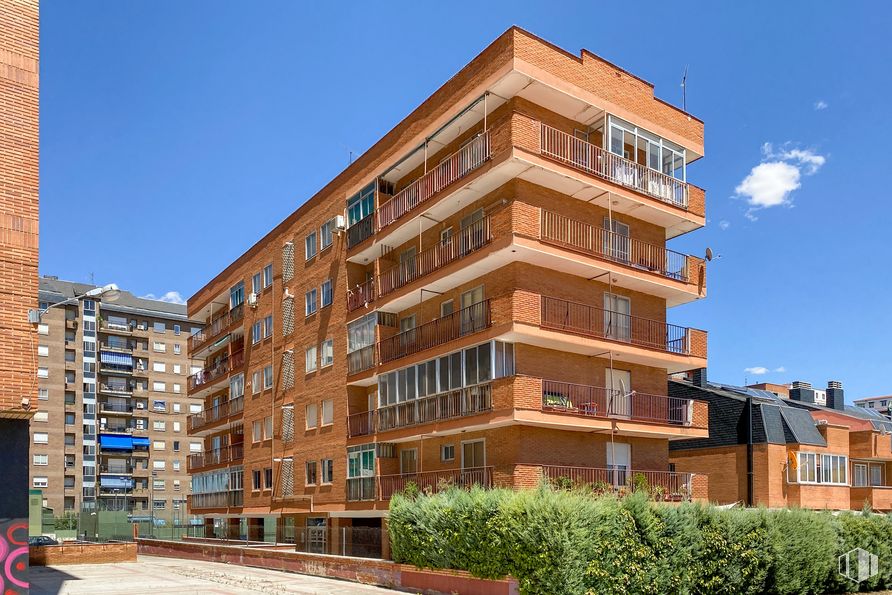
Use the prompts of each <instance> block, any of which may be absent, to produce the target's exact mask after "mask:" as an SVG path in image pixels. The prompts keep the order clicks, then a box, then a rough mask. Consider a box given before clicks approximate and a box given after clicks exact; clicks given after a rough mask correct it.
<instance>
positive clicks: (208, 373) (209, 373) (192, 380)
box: [189, 351, 245, 390]
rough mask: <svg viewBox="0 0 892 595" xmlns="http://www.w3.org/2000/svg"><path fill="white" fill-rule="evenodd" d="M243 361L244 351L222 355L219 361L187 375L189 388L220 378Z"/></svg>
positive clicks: (239, 365)
mask: <svg viewBox="0 0 892 595" xmlns="http://www.w3.org/2000/svg"><path fill="white" fill-rule="evenodd" d="M243 363H245V352H244V351H236V352H235V353H233V354H231V355H228V356H226V357H224V358H223V359H222V360H220V362H219V363H217V364H214V365H213V366H208V367H207V368H204V369H203V370H199V371H198V372H196V373H195V374H192V375H191V376H189V389H190V390H193V389H196V388H198V387H199V386H202V385H205V384H208V383H210V382H213V381H215V380H217V379H218V378H221V377H223V376H225V375H227V374H229V372H231V371H232V370H235V369H237V368H239V367H241V365H242V364H243Z"/></svg>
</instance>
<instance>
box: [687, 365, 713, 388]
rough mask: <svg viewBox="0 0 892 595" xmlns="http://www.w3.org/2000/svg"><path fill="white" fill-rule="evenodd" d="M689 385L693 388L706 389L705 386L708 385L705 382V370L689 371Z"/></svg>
mask: <svg viewBox="0 0 892 595" xmlns="http://www.w3.org/2000/svg"><path fill="white" fill-rule="evenodd" d="M691 384H693V385H694V386H699V387H700V388H706V386H707V385H708V384H709V383H708V382H707V381H706V368H698V369H696V370H691Z"/></svg>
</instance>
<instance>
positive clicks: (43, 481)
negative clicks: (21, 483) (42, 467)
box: [32, 475, 49, 488]
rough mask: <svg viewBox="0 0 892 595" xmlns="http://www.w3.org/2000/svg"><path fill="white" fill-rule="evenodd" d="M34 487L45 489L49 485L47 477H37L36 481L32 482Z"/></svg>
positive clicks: (35, 477)
mask: <svg viewBox="0 0 892 595" xmlns="http://www.w3.org/2000/svg"><path fill="white" fill-rule="evenodd" d="M32 485H33V486H34V487H35V488H45V487H47V486H48V485H49V480H48V479H47V478H46V476H45V475H35V476H34V480H33V481H32Z"/></svg>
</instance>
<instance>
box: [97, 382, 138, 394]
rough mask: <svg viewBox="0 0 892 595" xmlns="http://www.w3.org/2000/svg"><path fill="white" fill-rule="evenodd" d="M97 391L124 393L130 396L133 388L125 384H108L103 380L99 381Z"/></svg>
mask: <svg viewBox="0 0 892 595" xmlns="http://www.w3.org/2000/svg"><path fill="white" fill-rule="evenodd" d="M99 392H100V393H108V394H112V395H126V396H130V395H132V394H133V388H132V387H130V386H128V385H126V384H108V383H105V382H100V383H99Z"/></svg>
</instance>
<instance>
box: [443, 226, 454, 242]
mask: <svg viewBox="0 0 892 595" xmlns="http://www.w3.org/2000/svg"><path fill="white" fill-rule="evenodd" d="M451 241H452V228H451V227H447V228H446V229H444V230H443V231H441V232H440V244H442V245H443V246H446V245H447V244H449V242H451Z"/></svg>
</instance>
